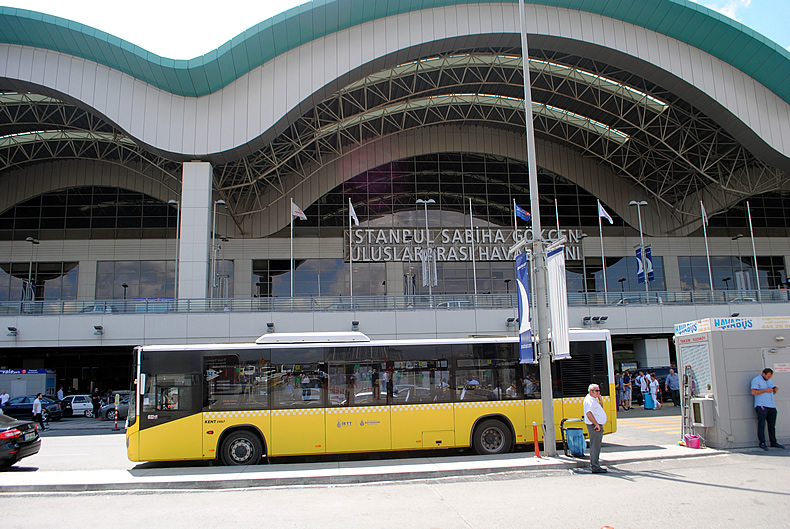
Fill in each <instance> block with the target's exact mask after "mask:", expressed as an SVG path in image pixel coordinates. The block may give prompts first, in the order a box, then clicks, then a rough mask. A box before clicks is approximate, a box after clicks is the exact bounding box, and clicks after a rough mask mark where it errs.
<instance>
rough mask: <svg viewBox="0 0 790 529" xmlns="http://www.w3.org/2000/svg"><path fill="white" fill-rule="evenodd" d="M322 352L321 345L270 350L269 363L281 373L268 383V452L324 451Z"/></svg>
mask: <svg viewBox="0 0 790 529" xmlns="http://www.w3.org/2000/svg"><path fill="white" fill-rule="evenodd" d="M323 353H324V350H323V348H321V347H315V348H309V347H308V348H300V347H294V348H288V349H272V366H273V368H274V370H275V372H277V373H281V374H282V376H281V377H278V379H277V380H276V381H272V383H271V384H270V386H269V392H270V394H271V407H272V412H271V439H270V441H269V455H271V456H285V455H306V454H322V453H324V452H326V435H325V431H324V430H325V420H324V418H325V416H326V409H325V406H326V401H327V377H326V366H325V364H324V363H323V361H322V360H323Z"/></svg>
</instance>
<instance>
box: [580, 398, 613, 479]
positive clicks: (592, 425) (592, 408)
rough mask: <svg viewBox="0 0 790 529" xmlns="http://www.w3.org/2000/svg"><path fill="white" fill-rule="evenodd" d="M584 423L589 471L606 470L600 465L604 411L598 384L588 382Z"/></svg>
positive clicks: (595, 472) (599, 472) (603, 472)
mask: <svg viewBox="0 0 790 529" xmlns="http://www.w3.org/2000/svg"><path fill="white" fill-rule="evenodd" d="M584 423H585V424H586V425H587V434H588V435H589V437H590V471H591V472H592V473H593V474H605V473H606V472H608V470H606V469H605V468H603V467H601V465H600V461H599V458H600V455H601V444H602V443H603V427H604V424H606V411H605V410H604V409H603V400H602V399H601V388H600V387H599V386H598V384H590V385H589V387H588V388H587V396H586V397H584Z"/></svg>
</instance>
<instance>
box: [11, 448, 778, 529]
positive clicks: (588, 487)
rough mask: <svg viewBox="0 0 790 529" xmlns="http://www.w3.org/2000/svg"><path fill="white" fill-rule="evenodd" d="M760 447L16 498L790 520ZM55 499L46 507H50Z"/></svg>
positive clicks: (553, 521)
mask: <svg viewBox="0 0 790 529" xmlns="http://www.w3.org/2000/svg"><path fill="white" fill-rule="evenodd" d="M784 452H785V451H782V452H780V451H771V452H767V453H766V452H762V451H759V452H758V451H750V452H744V453H730V454H726V455H722V456H716V457H704V458H692V459H683V460H651V461H644V462H640V463H635V464H624V465H618V466H617V467H616V468H611V471H610V473H609V474H607V475H593V474H589V473H586V472H582V471H568V470H562V471H548V472H514V473H510V474H497V475H487V476H480V477H474V476H466V477H463V478H445V479H429V480H418V481H409V482H405V483H379V484H370V483H367V484H356V485H354V484H351V485H340V486H297V487H293V486H292V487H267V488H265V489H252V490H223V491H187V492H184V491H180V492H168V491H166V490H158V491H155V492H145V491H137V492H123V493H101V492H91V493H57V494H46V493H34V494H13V493H11V494H5V495H4V496H5V503H6V505H13V509H14V511H15V512H17V513H29V514H31V515H32V513H35V515H34V517H35V525H36V526H39V527H61V526H63V524H64V522H65V521H66V520H67V521H68V525H73V526H76V527H79V526H95V525H96V524H97V523H103V522H101V520H112V525H113V527H118V528H125V527H135V528H139V527H145V528H146V529H160V528H162V529H172V528H173V527H185V526H189V527H190V528H191V529H199V528H204V527H205V528H211V529H216V528H217V527H266V528H282V527H288V528H310V529H313V528H315V527H322V528H326V529H335V528H337V529H353V528H366V529H371V528H375V529H389V528H393V529H407V528H408V529H412V528H416V529H420V528H426V529H445V528H446V529H466V528H470V529H490V528H503V529H508V528H526V527H572V528H596V529H597V528H599V527H602V526H604V525H610V526H612V527H615V528H616V529H626V528H640V529H649V528H654V527H655V528H661V529H666V528H675V527H694V528H695V529H706V528H717V529H719V528H730V527H732V528H738V529H742V528H743V527H757V526H759V527H766V528H774V527H776V528H778V527H786V526H787V520H788V519H790V485H789V484H788V480H787V478H786V476H787V475H788V472H790V457H788V454H787V453H784ZM42 505H46V508H42Z"/></svg>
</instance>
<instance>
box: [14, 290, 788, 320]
mask: <svg viewBox="0 0 790 529" xmlns="http://www.w3.org/2000/svg"><path fill="white" fill-rule="evenodd" d="M788 300H789V298H788V292H787V291H786V290H762V291H757V290H715V291H713V292H711V291H661V292H658V291H656V292H649V293H647V292H609V293H607V294H604V293H603V292H587V293H583V292H578V293H569V294H568V304H569V305H570V306H631V305H640V306H650V305H667V304H669V305H698V304H751V303H781V302H788ZM516 303H517V299H516V295H515V294H479V295H477V296H475V295H472V294H468V295H464V294H455V295H434V296H428V295H414V296H354V297H353V298H350V297H348V296H338V297H336V296H321V297H295V298H287V297H274V298H232V299H178V300H176V299H130V300H123V299H113V300H106V301H97V300H89V301H2V302H0V315H8V316H14V315H69V314H73V315H85V314H94V315H96V314H117V313H122V314H151V313H174V312H175V313H208V312H358V311H409V310H438V311H445V310H446V311H452V310H468V309H514V308H515V307H516Z"/></svg>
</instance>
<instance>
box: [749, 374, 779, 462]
mask: <svg viewBox="0 0 790 529" xmlns="http://www.w3.org/2000/svg"><path fill="white" fill-rule="evenodd" d="M773 376H774V370H773V369H771V368H770V367H766V368H765V369H763V372H762V373H761V374H759V375H757V376H756V377H754V378H753V379H752V395H754V410H755V411H756V412H757V439H758V440H759V441H760V448H762V449H763V450H768V447H767V446H765V424H766V423H768V439H769V440H770V441H771V446H773V447H774V448H784V446H782V445H780V444H779V443H778V442H777V441H776V404H775V403H774V394H775V393H776V391H777V389H778V388H777V387H776V386H775V385H774V383H773V380H771V377H773Z"/></svg>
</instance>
